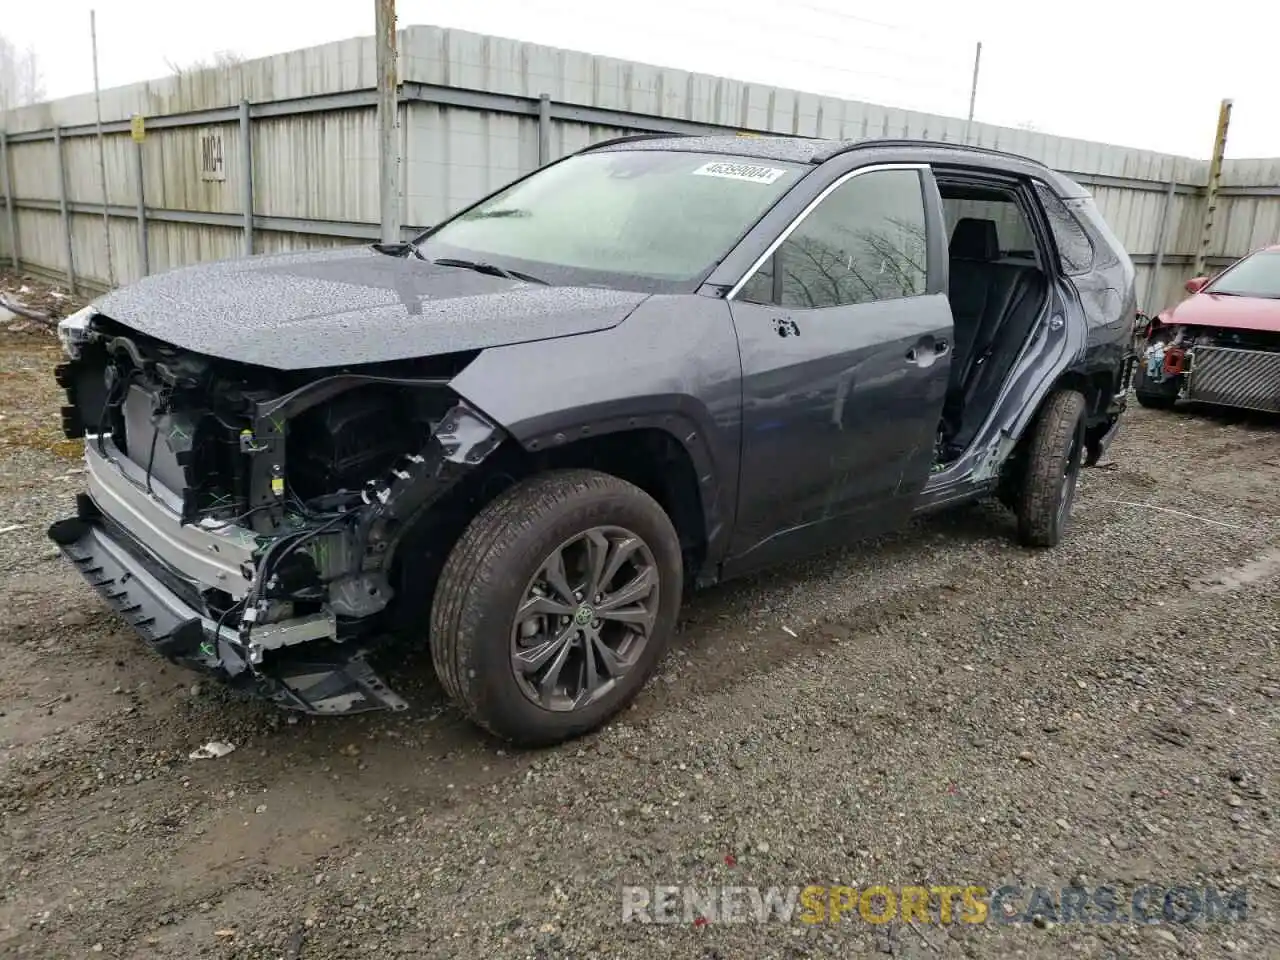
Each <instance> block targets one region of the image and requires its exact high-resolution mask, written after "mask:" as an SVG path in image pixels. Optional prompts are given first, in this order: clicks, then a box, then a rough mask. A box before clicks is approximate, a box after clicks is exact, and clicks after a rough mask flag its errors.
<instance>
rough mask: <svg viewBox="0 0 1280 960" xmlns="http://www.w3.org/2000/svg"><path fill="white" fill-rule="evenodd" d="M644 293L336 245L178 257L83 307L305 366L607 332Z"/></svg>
mask: <svg viewBox="0 0 1280 960" xmlns="http://www.w3.org/2000/svg"><path fill="white" fill-rule="evenodd" d="M646 296H647V294H643V293H630V292H626V291H620V290H602V289H597V288H594V287H550V286H542V285H540V284H532V283H524V282H522V281H518V280H508V279H506V278H504V277H493V276H488V275H486V274H481V273H476V272H475V271H472V270H466V269H461V268H458V267H438V266H435V265H433V264H431V263H427V262H426V261H423V260H418V259H416V258H412V257H410V258H404V257H396V256H388V255H386V254H381V253H378V252H377V251H376V250H374V249H372V248H371V247H355V248H352V247H343V248H339V249H336V250H314V251H307V252H302V253H290V254H284V255H277V256H257V257H247V258H244V259H240V260H226V261H220V262H217V263H205V264H199V265H197V266H193V267H185V268H182V269H179V270H173V271H170V272H168V273H162V274H157V275H155V276H152V277H147V278H146V279H145V280H140V281H138V282H137V283H134V284H131V285H129V286H127V287H123V288H121V289H119V290H116V291H114V292H112V293H109V294H107V295H106V296H105V297H103V298H102V299H101V300H99V301H97V302H96V303H95V304H94V309H96V310H97V312H98V313H101V314H103V315H105V316H107V317H110V318H111V319H112V320H115V321H116V322H118V323H121V324H123V325H124V326H126V327H129V328H131V329H133V330H136V331H138V332H139V333H144V334H147V335H149V336H152V337H155V338H157V339H159V340H163V341H165V342H166V343H171V344H173V345H174V346H177V347H182V348H184V349H187V350H192V351H195V352H198V353H203V354H206V355H208V356H213V357H221V358H223V359H225V360H236V361H240V362H244V363H255V364H259V365H261V366H266V367H274V368H276V369H278V370H306V369H310V368H314V367H335V366H348V365H353V364H364V363H378V362H382V361H387V360H403V359H410V358H414V357H427V356H433V355H439V354H445V353H453V352H456V351H462V350H478V349H483V348H485V347H497V346H503V345H506V344H512V343H523V342H527V341H530V340H545V339H549V338H552V337H566V336H572V335H574V334H580V333H591V332H593V331H597V330H606V329H608V328H610V327H614V326H617V325H618V324H619V323H621V322H622V321H623V320H624V319H626V317H627V315H628V314H629V313H631V311H632V310H634V309H635V308H636V307H637V306H638V305H639V304H640V303H641V302H642V301H643V300H644V299H645V297H646Z"/></svg>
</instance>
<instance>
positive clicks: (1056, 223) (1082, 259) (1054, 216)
mask: <svg viewBox="0 0 1280 960" xmlns="http://www.w3.org/2000/svg"><path fill="white" fill-rule="evenodd" d="M1036 193H1037V195H1038V196H1039V197H1040V206H1041V207H1043V208H1044V212H1045V215H1046V216H1047V217H1048V220H1049V227H1050V229H1051V230H1052V231H1053V241H1054V244H1055V245H1056V246H1057V248H1058V259H1059V261H1060V262H1061V263H1062V271H1063V272H1064V273H1066V274H1068V275H1069V276H1074V275H1076V274H1081V273H1088V272H1089V271H1090V270H1091V269H1092V268H1093V244H1092V243H1091V242H1090V241H1089V235H1088V234H1087V233H1085V230H1084V227H1082V226H1081V225H1080V221H1079V220H1077V219H1076V218H1075V215H1074V214H1072V212H1071V211H1070V210H1068V209H1067V205H1066V204H1065V203H1063V202H1062V199H1061V198H1060V197H1059V196H1058V195H1057V194H1056V193H1054V192H1053V191H1052V190H1050V189H1049V188H1048V187H1047V186H1045V185H1044V184H1043V183H1037V184H1036Z"/></svg>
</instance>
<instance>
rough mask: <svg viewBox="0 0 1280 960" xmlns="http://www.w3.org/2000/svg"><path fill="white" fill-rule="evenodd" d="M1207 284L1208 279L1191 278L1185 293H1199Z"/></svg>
mask: <svg viewBox="0 0 1280 960" xmlns="http://www.w3.org/2000/svg"><path fill="white" fill-rule="evenodd" d="M1208 282H1209V278H1208V277H1192V278H1191V279H1190V280H1188V281H1187V293H1199V292H1200V291H1201V290H1203V289H1204V288H1205V285H1206V284H1208Z"/></svg>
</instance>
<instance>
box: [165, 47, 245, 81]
mask: <svg viewBox="0 0 1280 960" xmlns="http://www.w3.org/2000/svg"><path fill="white" fill-rule="evenodd" d="M237 63H244V56H243V55H242V54H239V53H237V52H236V51H234V50H218V51H216V52H215V53H214V54H213V58H212V59H211V60H204V59H200V60H193V61H191V62H190V63H187V64H181V63H174V62H173V61H172V60H170V59H169V58H168V57H165V60H164V65H165V66H166V67H168V68H169V72H170V73H172V74H173V75H174V76H175V77H183V76H186V75H187V74H189V73H199V72H200V71H201V70H212V69H214V68H216V67H231V66H235V65H236V64H237Z"/></svg>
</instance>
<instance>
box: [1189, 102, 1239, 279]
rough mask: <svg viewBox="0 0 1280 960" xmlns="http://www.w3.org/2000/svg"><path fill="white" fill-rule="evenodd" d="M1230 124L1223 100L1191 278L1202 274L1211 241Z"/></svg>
mask: <svg viewBox="0 0 1280 960" xmlns="http://www.w3.org/2000/svg"><path fill="white" fill-rule="evenodd" d="M1230 122H1231V101H1230V100H1223V101H1222V103H1221V104H1220V105H1219V107H1218V132H1217V133H1216V134H1215V135H1214V138H1213V158H1212V159H1211V160H1210V161H1209V183H1208V184H1207V185H1206V186H1205V188H1204V219H1203V220H1201V221H1200V246H1198V247H1197V248H1196V259H1195V263H1194V264H1193V266H1192V273H1191V275H1192V276H1193V277H1199V276H1202V275H1203V274H1204V266H1205V259H1206V258H1207V257H1208V254H1209V243H1210V242H1211V241H1212V239H1213V215H1214V213H1215V212H1216V211H1217V209H1218V187H1219V185H1220V184H1221V181H1222V157H1223V155H1224V154H1225V153H1226V152H1227V125H1228V124H1229V123H1230Z"/></svg>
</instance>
